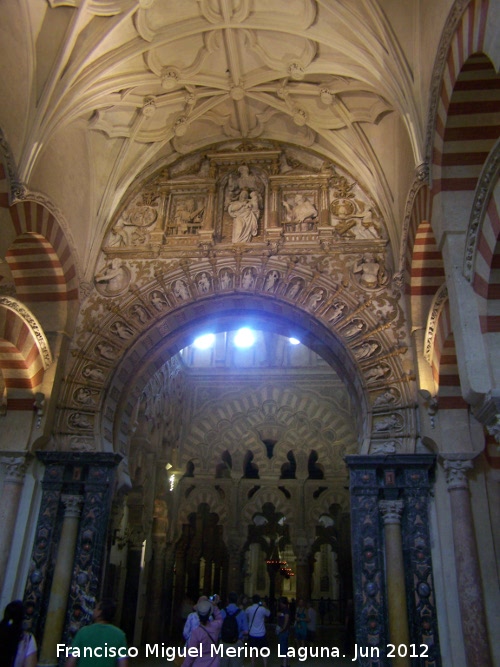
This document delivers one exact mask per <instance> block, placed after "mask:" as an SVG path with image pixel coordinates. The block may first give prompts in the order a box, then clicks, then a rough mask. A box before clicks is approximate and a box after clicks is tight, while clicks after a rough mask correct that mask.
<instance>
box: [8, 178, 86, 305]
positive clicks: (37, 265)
mask: <svg viewBox="0 0 500 667" xmlns="http://www.w3.org/2000/svg"><path fill="white" fill-rule="evenodd" d="M0 207H1V208H3V209H5V214H4V215H3V221H4V223H5V221H6V220H8V221H9V222H10V224H11V230H10V232H11V236H14V242H13V243H12V244H11V246H10V247H9V249H8V250H7V251H6V255H5V258H6V260H7V262H8V264H9V267H10V269H11V272H12V276H13V279H14V284H15V286H16V294H17V296H18V297H19V298H21V299H22V300H23V301H25V302H27V303H35V302H38V303H39V302H47V301H50V302H54V301H56V302H58V301H60V302H63V301H71V300H73V299H77V298H78V286H77V275H76V268H75V264H74V261H73V256H72V253H71V250H70V247H69V245H68V243H67V241H66V238H65V235H64V233H63V231H62V229H61V227H60V225H59V223H58V222H57V219H56V217H55V216H54V214H53V213H52V212H51V211H49V210H48V209H47V208H46V207H45V206H44V205H42V204H41V203H39V202H36V201H29V200H26V201H23V202H20V203H18V204H14V205H13V206H10V205H9V201H8V181H7V177H6V174H5V170H4V169H3V167H1V166H0Z"/></svg>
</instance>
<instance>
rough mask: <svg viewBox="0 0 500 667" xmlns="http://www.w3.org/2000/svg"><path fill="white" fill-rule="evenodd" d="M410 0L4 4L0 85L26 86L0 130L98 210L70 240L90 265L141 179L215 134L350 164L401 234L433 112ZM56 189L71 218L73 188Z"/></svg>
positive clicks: (27, 174)
mask: <svg viewBox="0 0 500 667" xmlns="http://www.w3.org/2000/svg"><path fill="white" fill-rule="evenodd" d="M410 4H411V6H410V7H408V3H378V2H376V1H374V0H349V2H346V1H345V0H272V1H269V0H183V1H182V2H179V1H178V0H140V1H138V2H137V1H132V0H50V1H49V2H48V3H47V4H46V3H43V2H34V3H33V2H28V3H23V2H20V3H19V5H17V3H10V6H9V7H8V8H7V9H6V10H5V11H6V15H5V19H6V21H5V24H4V25H6V26H7V25H8V26H9V28H8V31H6V33H5V39H3V40H2V42H3V47H0V48H1V49H3V54H1V53H0V55H2V57H3V58H4V59H5V58H9V59H10V60H16V58H17V62H16V68H15V69H13V70H12V71H11V72H10V74H7V75H6V78H5V79H4V81H3V82H0V83H1V86H2V88H3V91H2V89H0V93H1V92H4V93H5V94H6V95H7V94H9V96H11V93H12V91H13V90H16V91H17V95H18V97H17V98H16V101H15V103H14V104H13V106H12V107H11V108H10V111H9V114H10V115H9V116H7V115H5V117H4V118H3V121H2V129H3V130H4V132H5V135H6V137H7V140H8V141H9V144H10V146H11V148H12V150H13V152H14V158H15V162H16V165H17V168H18V172H19V173H18V177H19V180H20V181H21V182H23V183H27V184H29V183H31V184H32V186H36V185H38V186H39V189H40V190H41V191H44V192H45V193H47V194H49V195H50V194H51V191H52V190H53V194H54V198H56V190H57V184H56V182H55V178H56V177H57V176H58V177H59V179H58V180H59V189H60V187H61V185H67V183H66V184H65V183H64V180H65V179H68V181H69V180H71V182H72V183H73V184H74V185H75V186H76V185H77V186H78V192H77V193H75V199H74V202H73V203H74V204H79V203H80V201H81V204H82V206H87V207H88V217H89V220H88V225H89V226H88V228H87V229H88V233H87V235H86V236H85V238H79V235H80V236H81V234H82V232H81V231H80V232H79V234H77V235H76V238H75V241H76V245H77V246H78V247H79V249H80V250H82V249H83V248H85V253H86V255H87V256H86V257H81V261H82V262H84V263H85V260H87V259H89V257H90V258H91V256H92V255H94V258H95V256H96V254H97V252H98V248H99V246H100V244H101V242H102V238H103V235H104V233H105V231H106V228H107V225H108V224H109V220H110V218H111V216H112V215H113V212H114V211H115V210H116V207H117V206H118V204H119V202H120V200H121V199H122V197H123V195H124V193H125V191H126V190H127V189H128V188H129V187H130V186H131V185H133V184H134V182H135V180H136V179H137V178H142V177H143V175H147V174H151V173H153V172H154V171H155V170H156V169H158V168H159V167H160V166H161V165H165V164H168V163H171V162H173V161H174V160H175V159H176V158H178V157H179V155H181V154H186V153H189V152H190V151H192V150H195V149H196V150H199V149H203V148H204V147H208V146H213V145H215V144H217V143H219V142H221V141H224V142H227V141H228V140H232V139H235V140H238V141H241V140H243V141H245V140H246V141H248V142H252V141H255V140H258V139H259V138H261V139H267V140H269V139H271V140H275V141H284V142H288V143H294V144H296V145H301V146H304V147H308V148H311V149H313V150H315V151H317V152H319V153H321V154H323V155H324V156H326V157H328V158H329V159H331V160H333V161H334V162H336V163H337V164H339V165H341V166H342V167H343V168H344V169H346V170H347V171H348V172H349V173H351V174H352V176H353V178H354V179H355V180H356V181H358V182H359V183H360V184H362V186H363V187H365V188H367V189H368V191H369V192H370V193H371V195H372V196H373V197H375V198H376V200H377V202H378V205H379V206H380V209H381V211H382V213H383V215H384V217H385V218H386V219H387V224H388V229H389V235H390V238H391V242H392V244H393V245H395V244H397V243H398V241H399V231H398V229H397V225H399V224H400V223H399V222H398V223H397V224H396V220H400V212H401V206H402V204H401V202H399V203H396V206H397V207H399V211H398V210H396V206H395V203H394V202H395V199H397V196H396V194H395V191H396V190H397V183H396V180H397V177H396V176H395V172H396V171H397V165H396V164H395V155H396V150H395V148H396V145H397V146H398V153H399V155H402V154H405V155H406V157H405V158H404V159H405V161H406V166H409V167H410V170H411V169H412V168H414V167H416V166H418V165H419V164H420V163H421V162H422V160H423V158H422V155H423V154H424V148H423V136H424V127H423V124H424V120H423V118H424V116H425V112H426V109H425V108H423V107H422V104H421V103H420V104H419V105H418V104H417V102H416V100H417V99H419V97H420V96H421V92H422V91H421V90H420V86H419V81H418V79H417V78H416V77H415V71H414V69H413V67H412V64H411V63H412V60H414V59H415V54H414V51H415V44H414V39H413V37H411V36H412V35H413V32H414V21H415V18H416V15H417V12H418V11H419V9H418V3H410ZM16 5H17V6H16ZM12 25H16V26H17V27H18V32H17V33H16V31H14V30H13V29H12ZM396 35H397V36H396ZM7 52H8V55H7ZM9 76H10V77H11V78H10V79H9ZM20 81H23V85H22V86H20ZM28 82H29V83H28ZM9 91H10V93H9ZM395 142H397V144H396V143H395ZM71 153H73V160H70V159H69V157H68V154H69V155H71ZM398 159H399V160H400V159H401V158H400V157H399V158H398ZM51 173H52V174H53V178H54V181H52V180H51V178H50V174H51ZM65 196H66V197H69V193H67V194H66V195H65ZM59 197H60V201H59V202H58V204H60V205H61V209H62V213H63V214H64V215H65V216H66V217H67V218H68V219H69V221H70V223H71V218H72V216H73V215H74V214H73V212H72V211H71V206H70V205H69V204H70V199H68V201H67V206H65V205H64V202H63V201H62V198H61V196H60V195H59ZM79 198H80V200H79ZM70 226H71V224H70ZM80 241H81V243H80Z"/></svg>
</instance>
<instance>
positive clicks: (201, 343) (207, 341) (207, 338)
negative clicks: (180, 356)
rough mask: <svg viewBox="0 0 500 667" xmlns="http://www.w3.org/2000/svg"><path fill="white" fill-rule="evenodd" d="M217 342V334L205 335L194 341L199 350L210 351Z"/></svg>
mask: <svg viewBox="0 0 500 667" xmlns="http://www.w3.org/2000/svg"><path fill="white" fill-rule="evenodd" d="M214 342H215V334H213V333H209V334H204V335H203V336H198V338H196V340H195V341H194V343H193V345H194V346H195V348H196V349H197V350H208V348H209V347H212V346H213V344H214Z"/></svg>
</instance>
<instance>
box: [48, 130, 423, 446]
mask: <svg viewBox="0 0 500 667" xmlns="http://www.w3.org/2000/svg"><path fill="white" fill-rule="evenodd" d="M236 148H238V147H237V146H236V145H235V147H234V148H233V149H232V150H221V151H214V152H212V153H204V154H198V155H194V156H193V155H191V156H189V157H188V158H183V159H182V160H181V161H179V162H178V163H177V164H175V165H172V166H170V167H169V168H168V169H165V170H163V171H162V172H161V173H159V174H158V175H157V176H155V177H154V178H153V179H151V180H150V181H149V182H148V183H146V184H145V185H144V186H143V187H142V189H141V191H139V192H136V193H135V194H134V195H133V196H131V197H130V198H129V199H128V200H127V201H126V202H125V204H124V205H123V207H122V208H121V209H120V210H119V211H118V214H117V217H116V218H115V220H113V221H112V222H111V223H110V225H109V231H108V233H107V234H106V236H105V239H104V243H103V248H102V254H101V257H100V259H99V261H98V266H97V270H96V274H95V280H94V289H93V290H91V291H90V293H89V296H88V298H87V300H86V302H85V303H84V305H83V307H82V310H81V315H80V320H79V324H78V333H77V335H76V336H75V339H74V342H73V349H72V354H73V365H72V368H71V370H70V375H69V379H68V382H67V383H66V385H65V390H64V395H63V397H62V406H63V407H62V409H61V410H60V412H59V424H58V428H59V431H60V433H61V436H63V439H67V438H68V437H74V436H85V437H86V436H87V435H90V433H91V432H94V433H97V432H98V431H99V429H98V425H99V424H100V426H101V428H100V431H99V432H100V433H101V434H104V437H105V440H109V442H110V443H112V442H114V446H115V447H117V446H119V447H120V448H121V447H122V446H121V445H118V441H123V442H124V441H125V440H126V439H127V437H128V436H127V432H128V430H129V429H130V417H129V414H131V413H132V412H133V409H134V406H133V405H132V403H130V401H137V399H138V396H137V392H136V393H134V391H135V390H134V391H133V392H132V394H131V395H130V397H129V399H128V401H129V402H128V407H127V406H125V407H123V406H122V408H123V409H124V414H123V419H122V418H120V428H119V435H117V432H116V428H115V426H114V425H113V418H114V417H113V415H114V411H115V410H116V409H117V406H118V404H119V403H120V402H122V401H123V397H122V396H121V395H122V392H124V391H128V387H126V384H127V380H126V377H128V376H129V375H130V373H132V374H133V373H135V372H136V368H137V365H138V363H139V361H140V363H141V364H142V365H144V363H145V362H146V359H147V356H148V353H149V350H151V349H152V348H153V346H155V345H156V346H158V345H161V338H162V337H165V336H168V335H169V334H170V333H171V332H174V331H176V330H177V329H178V328H179V326H181V325H182V326H185V325H186V323H187V322H188V320H187V319H186V318H189V317H192V316H193V314H194V313H196V316H197V317H200V316H201V317H203V316H204V315H207V316H208V315H209V314H210V313H211V312H212V308H213V300H214V299H216V300H220V299H224V300H225V301H224V303H225V304H233V305H232V307H236V308H238V307H240V306H243V304H246V305H248V304H249V302H250V301H251V300H252V299H253V298H254V297H255V298H258V299H270V301H269V302H266V303H268V310H269V312H272V313H276V314H277V315H279V312H280V305H279V304H280V303H282V304H284V305H286V306H287V307H290V306H291V307H293V308H295V309H297V312H300V311H305V312H306V313H307V314H308V316H309V317H312V318H313V319H314V321H318V322H319V323H321V325H322V326H323V327H325V328H326V329H327V330H330V331H332V332H333V333H334V335H335V336H336V337H337V338H338V340H339V341H341V343H342V345H341V346H340V347H339V348H338V349H339V352H338V353H339V354H340V357H341V359H342V360H344V356H345V355H347V356H345V362H346V364H347V366H346V367H349V366H352V367H353V368H354V367H355V366H356V365H357V366H358V368H359V372H360V375H361V377H362V376H363V375H364V374H365V373H366V377H365V380H364V384H365V386H366V391H368V392H369V394H370V397H371V401H372V402H373V401H377V400H379V397H380V396H381V395H383V394H384V392H386V391H387V390H388V388H389V387H390V386H392V387H395V388H396V387H397V390H396V389H394V392H396V391H397V392H399V399H401V398H402V401H403V404H407V403H408V400H409V398H408V397H409V395H410V393H411V392H410V390H409V383H410V382H411V378H412V374H411V369H409V365H408V362H406V361H405V356H406V352H407V343H406V341H407V332H406V321H405V316H404V313H403V311H402V309H401V307H400V305H399V300H400V296H401V294H400V291H399V288H398V286H397V285H395V284H394V283H393V282H392V280H391V276H392V271H393V268H392V258H391V256H390V254H389V252H388V250H387V234H386V231H385V225H384V222H383V220H382V219H381V217H380V214H379V212H378V209H377V207H376V205H375V204H374V202H373V201H371V199H370V198H369V197H368V196H367V195H366V193H364V192H363V190H362V188H361V187H360V185H359V184H358V183H355V182H353V181H352V179H350V178H349V176H348V175H347V174H344V173H341V172H340V171H339V170H337V169H336V167H335V166H334V165H332V164H327V163H325V161H324V159H322V158H319V157H317V156H315V155H313V154H309V153H307V152H305V151H302V150H298V149H295V148H291V147H287V148H285V149H281V148H279V147H277V146H276V145H275V144H272V143H270V142H269V143H268V144H267V145H263V144H260V145H259V147H257V148H256V147H254V148H253V149H251V148H250V147H248V146H242V147H239V150H235V149H236ZM237 218H238V220H237ZM236 220H237V221H236ZM235 227H237V230H236V232H237V233H238V234H236V232H235ZM235 235H236V236H238V240H237V242H233V237H235V238H236V236H235ZM245 235H246V236H245ZM220 303H222V301H221V302H220ZM259 303H263V302H262V301H260V302H259ZM195 304H196V308H194V310H192V309H191V308H192V306H194V305H195ZM256 307H257V308H258V306H257V304H256ZM188 312H189V313H190V314H189V315H188V314H187V313H188ZM348 359H349V362H348V363H347V360H348ZM146 363H147V362H146ZM117 366H118V368H119V369H120V370H119V371H118V372H115V371H116V368H117ZM156 370H157V368H155V370H154V372H156ZM112 377H113V385H114V387H111V388H110V387H109V382H110V379H111V378H112ZM105 387H108V391H107V392H106V404H105V405H103V404H102V397H103V395H104V392H103V389H104V388H105ZM83 388H86V389H87V390H88V391H85V392H84V391H82V389H83ZM392 398H393V396H392V397H391V399H392ZM390 402H392V403H393V404H392V405H391V409H392V408H393V407H395V406H394V403H395V402H394V401H392V400H391V401H390ZM374 408H375V406H374ZM75 412H76V415H75ZM96 413H100V414H99V418H98V419H97V421H96ZM117 438H118V440H117Z"/></svg>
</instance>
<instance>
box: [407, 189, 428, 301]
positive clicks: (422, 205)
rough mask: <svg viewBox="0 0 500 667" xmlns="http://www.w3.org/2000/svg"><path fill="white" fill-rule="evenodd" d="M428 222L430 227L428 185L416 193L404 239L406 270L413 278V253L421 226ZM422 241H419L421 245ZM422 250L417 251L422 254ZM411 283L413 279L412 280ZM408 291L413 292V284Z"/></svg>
mask: <svg viewBox="0 0 500 667" xmlns="http://www.w3.org/2000/svg"><path fill="white" fill-rule="evenodd" d="M423 222H426V223H428V224H429V225H430V222H431V195H430V190H429V188H428V187H427V185H422V186H421V187H420V188H419V190H418V191H417V192H416V194H415V197H414V199H413V202H412V203H411V211H410V215H409V219H408V228H407V232H406V238H405V239H404V241H403V242H404V244H405V246H404V268H405V271H406V274H407V275H408V276H411V272H412V264H413V253H414V251H415V250H416V249H415V243H416V241H417V234H418V230H419V227H420V225H421V224H422V223H423ZM420 241H421V239H419V245H420ZM420 251H421V248H419V249H418V250H417V252H420ZM410 283H411V279H410ZM407 289H410V291H411V284H410V285H408V287H407Z"/></svg>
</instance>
